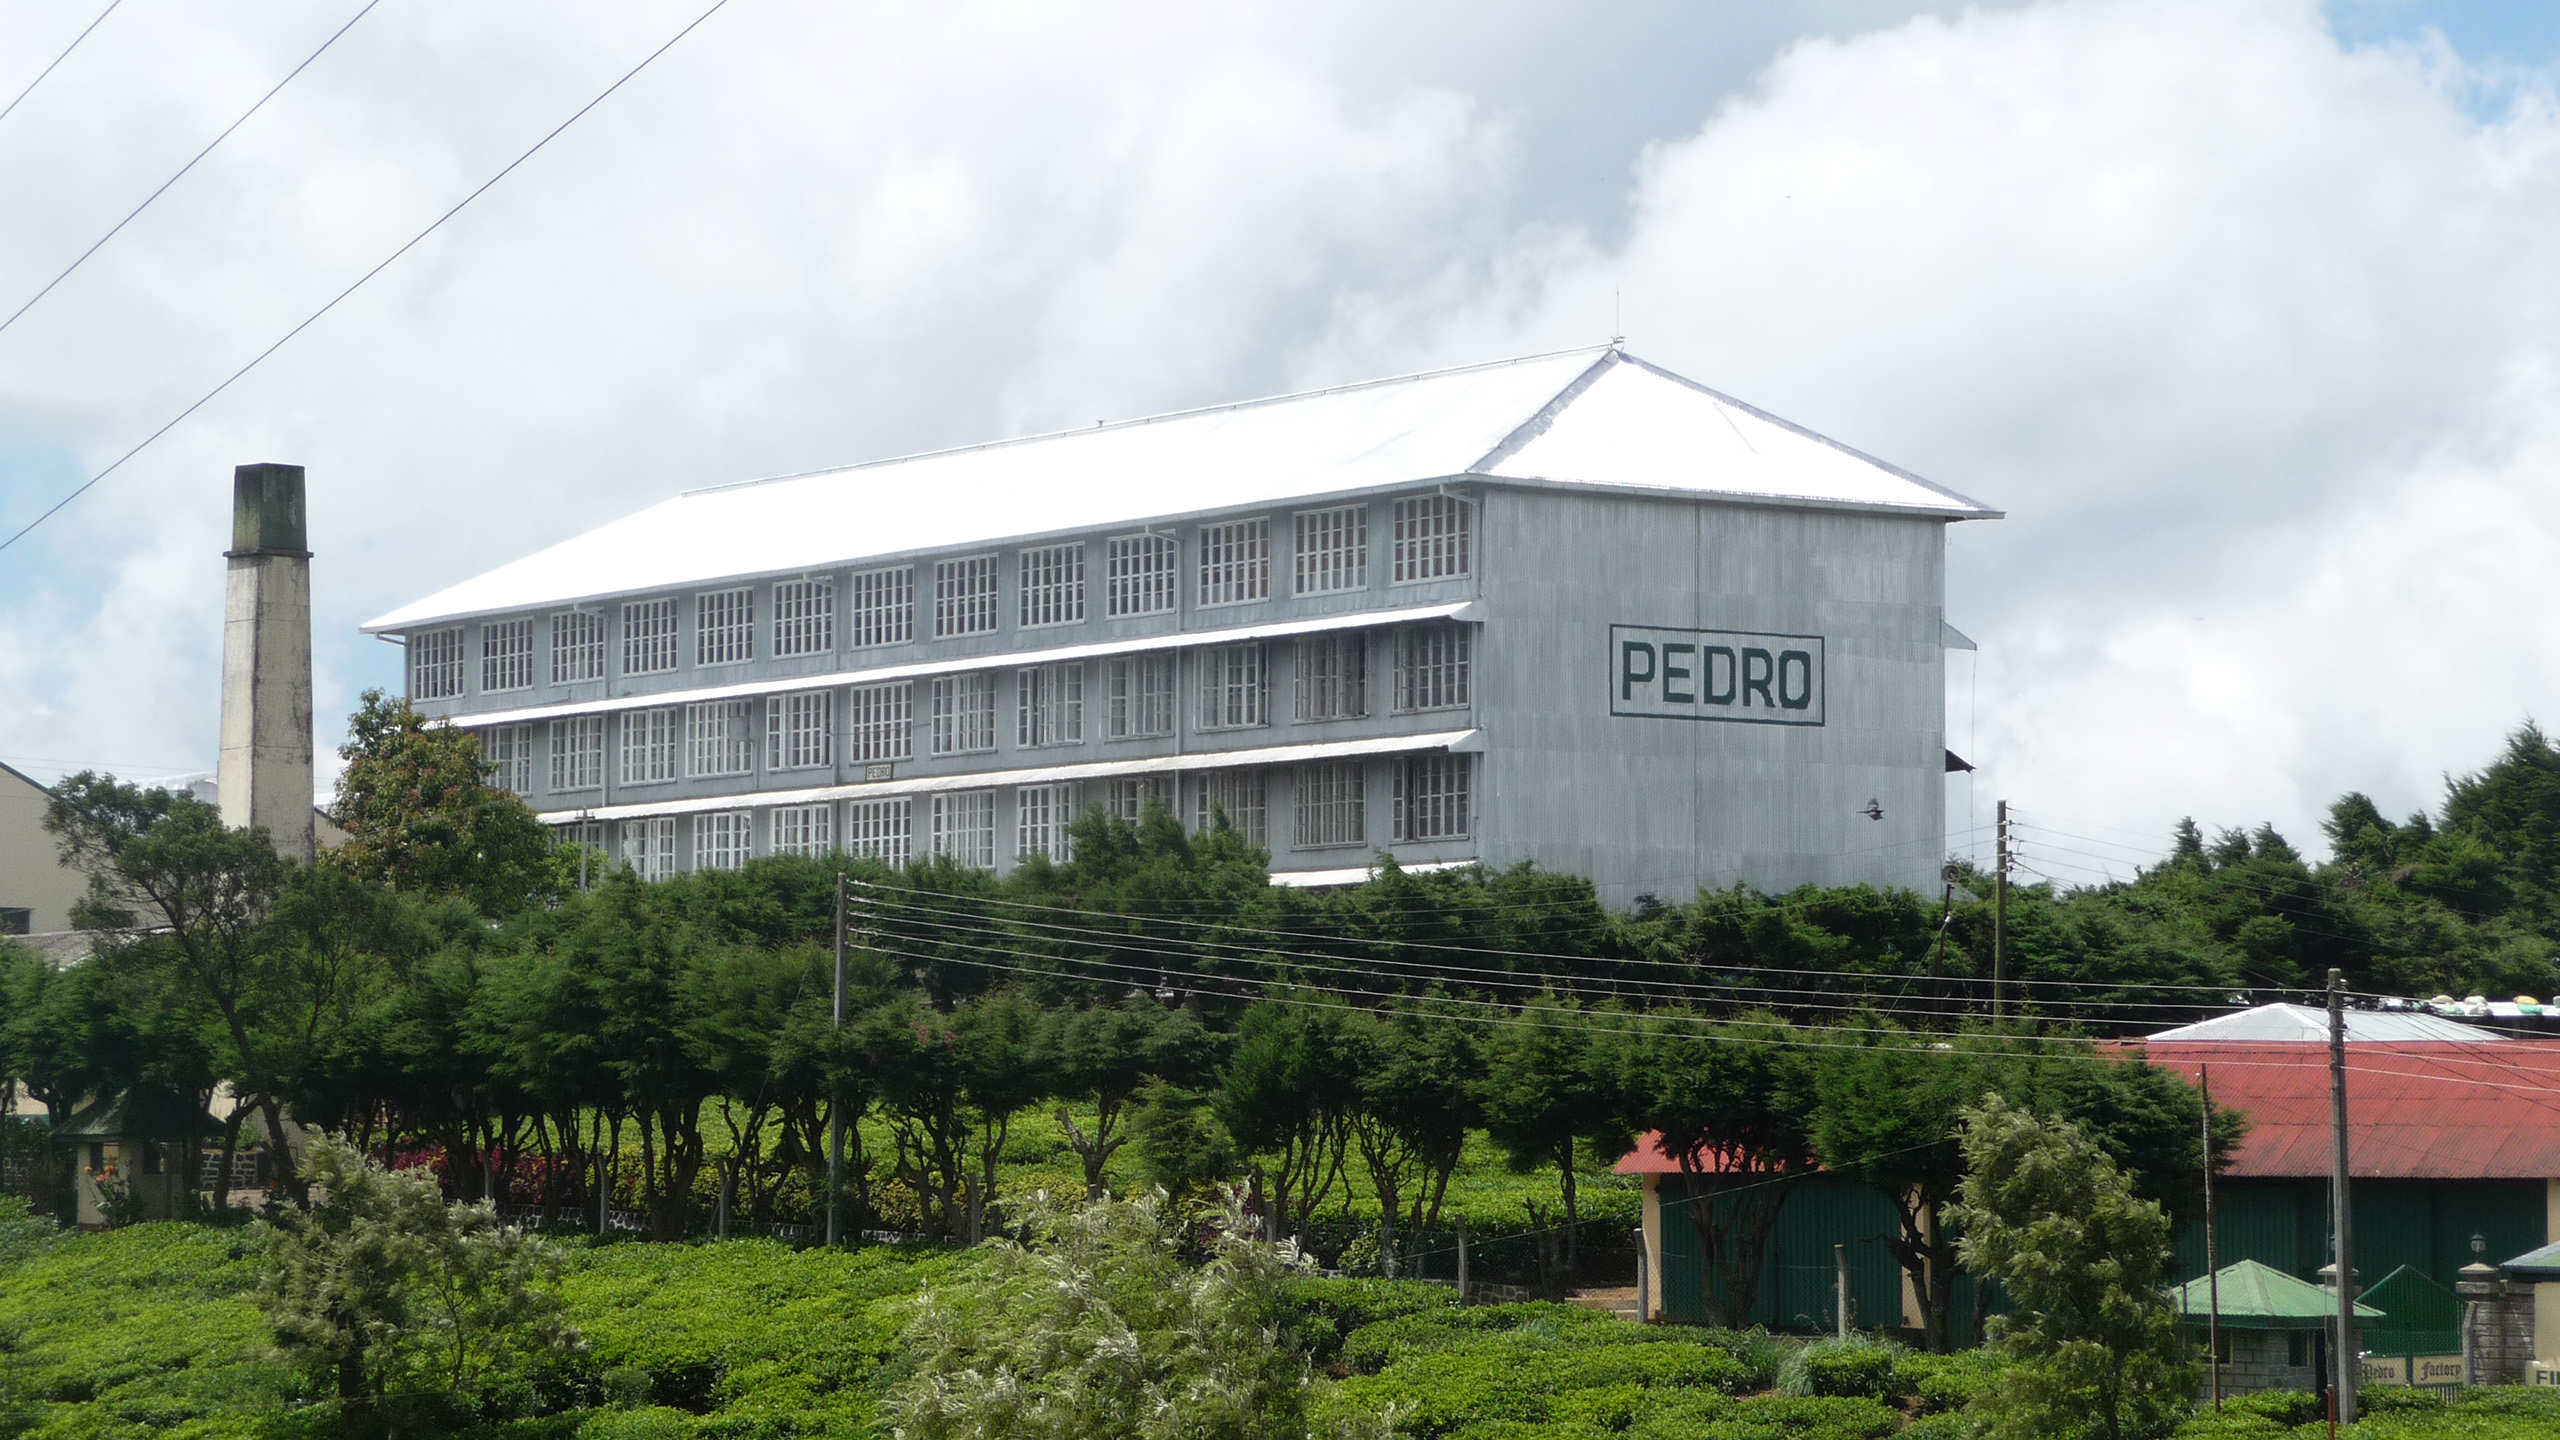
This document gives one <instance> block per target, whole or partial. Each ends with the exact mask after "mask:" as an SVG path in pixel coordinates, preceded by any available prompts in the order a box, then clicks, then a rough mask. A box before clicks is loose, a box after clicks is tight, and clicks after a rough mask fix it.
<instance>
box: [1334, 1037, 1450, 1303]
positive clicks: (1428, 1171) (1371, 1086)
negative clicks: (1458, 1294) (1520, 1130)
mask: <svg viewBox="0 0 2560 1440" xmlns="http://www.w3.org/2000/svg"><path fill="white" fill-rule="evenodd" d="M1349 1036H1350V1039H1351V1047H1350V1048H1351V1050H1352V1053H1353V1055H1354V1056H1355V1057H1356V1058H1355V1060H1354V1062H1353V1063H1354V1064H1355V1065H1356V1067H1357V1069H1358V1081H1357V1086H1358V1098H1357V1100H1356V1102H1355V1103H1354V1105H1353V1107H1352V1111H1351V1144H1352V1149H1353V1151H1354V1152H1356V1153H1357V1154H1358V1155H1359V1157H1360V1164H1361V1168H1362V1169H1363V1170H1365V1171H1367V1172H1368V1176H1369V1187H1370V1193H1372V1194H1374V1195H1376V1196H1377V1197H1378V1229H1379V1250H1380V1253H1381V1254H1382V1255H1383V1256H1384V1257H1385V1260H1386V1264H1387V1274H1388V1275H1389V1276H1391V1277H1392V1276H1393V1275H1395V1274H1396V1232H1397V1230H1398V1229H1399V1228H1402V1229H1405V1230H1409V1231H1420V1230H1426V1229H1429V1228H1430V1227H1431V1226H1433V1225H1436V1224H1438V1223H1439V1220H1440V1206H1441V1204H1442V1202H1443V1201H1445V1200H1446V1199H1447V1198H1448V1195H1449V1177H1450V1176H1451V1175H1452V1174H1454V1173H1456V1171H1457V1168H1458V1159H1459V1157H1460V1155H1461V1154H1462V1153H1463V1152H1464V1151H1465V1149H1466V1144H1467V1132H1468V1131H1469V1130H1470V1129H1472V1128H1474V1127H1475V1126H1476V1125H1477V1124H1478V1123H1479V1122H1480V1121H1481V1120H1482V1119H1483V1115H1482V1113H1481V1111H1480V1110H1479V1109H1478V1107H1477V1094H1478V1091H1479V1089H1480V1088H1481V1080H1482V1062H1481V1060H1480V1059H1479V1058H1478V1056H1477V1053H1476V1044H1475V1037H1474V1035H1473V1034H1472V1033H1470V1031H1469V1030H1468V1029H1467V1027H1465V1026H1464V1025H1461V1024H1459V1023H1457V1022H1456V1021H1454V1020H1451V1019H1450V1018H1449V1017H1447V1016H1445V1015H1438V1014H1434V1013H1431V1012H1429V1011H1427V1010H1417V1009H1411V1008H1407V1009H1401V1010H1398V1011H1396V1012H1395V1013H1393V1014H1389V1015H1362V1016H1357V1017H1354V1023H1353V1025H1352V1026H1351V1027H1350V1029H1349Z"/></svg>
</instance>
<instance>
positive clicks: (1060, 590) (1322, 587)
mask: <svg viewBox="0 0 2560 1440" xmlns="http://www.w3.org/2000/svg"><path fill="white" fill-rule="evenodd" d="M1469 515H1470V512H1469V510H1468V508H1467V504H1466V502H1465V501H1463V500H1461V499H1459V498H1457V497H1456V496H1451V495H1424V496H1417V497H1415V498H1413V499H1409V500H1399V501H1397V502H1396V503H1395V537H1394V545H1393V547H1392V549H1391V555H1392V562H1391V563H1392V569H1393V572H1394V576H1395V579H1396V581H1397V583H1399V584H1402V583H1408V582H1413V581H1420V580H1438V579H1445V578H1450V577H1454V576H1462V575H1466V574H1468V573H1470V571H1471V569H1472V567H1473V564H1474V555H1473V544H1474V540H1473V534H1472V530H1471V522H1470V520H1469ZM1294 519H1295V522H1296V527H1297V536H1296V539H1297V545H1296V548H1295V550H1294V552H1293V553H1294V555H1295V557H1296V565H1297V575H1296V588H1295V593H1297V594H1300V595H1322V594H1330V593H1334V592H1338V591H1345V590H1362V589H1366V588H1368V584H1369V510H1368V507H1367V506H1365V505H1346V506H1342V507H1340V508H1338V509H1332V510H1315V511H1309V512H1306V513H1304V514H1301V515H1298V516H1296V517H1294ZM1180 550H1181V547H1180V544H1179V542H1177V541H1176V540H1175V539H1174V538H1173V537H1172V536H1170V535H1156V534H1152V533H1149V534H1139V535H1125V536H1120V537H1118V538H1115V539H1113V540H1110V541H1108V542H1107V543H1106V552H1105V553H1106V560H1105V563H1106V567H1107V568H1106V574H1105V576H1104V581H1105V583H1104V586H1103V607H1104V613H1106V614H1108V615H1111V616H1114V617H1118V616H1130V615H1157V614H1163V613H1166V612H1169V611H1171V610H1172V609H1173V608H1174V586H1175V579H1176V572H1177V568H1178V566H1179V562H1180ZM1198 550H1199V571H1198V576H1197V585H1196V588H1195V590H1194V592H1193V593H1194V594H1195V595H1196V596H1197V597H1198V602H1197V603H1199V604H1200V605H1202V606H1219V605H1242V604H1247V603H1250V602H1253V601H1257V600H1268V599H1270V598H1271V522H1270V521H1269V520H1268V519H1256V520H1235V521H1229V522H1226V523H1224V524H1217V525H1203V526H1201V527H1200V535H1199V546H1198ZM1016 559H1017V562H1018V567H1019V573H1018V580H1019V583H1018V584H1017V586H1016V587H1015V595H1016V599H1017V602H1018V604H1017V610H1018V616H1017V624H1018V625H1019V626H1020V628H1023V629H1037V628H1041V627H1045V626H1053V625H1074V624H1078V623H1081V622H1082V621H1083V620H1084V618H1085V603H1086V585H1085V547H1084V545H1083V544H1082V543H1080V542H1071V543H1068V544H1063V545H1049V546H1043V547H1040V548H1037V549H1029V550H1024V551H1022V552H1020V554H1019V555H1018V556H1017V557H1016ZM927 598H928V599H929V600H930V602H931V606H932V615H931V623H932V634H933V635H934V636H936V637H937V638H939V637H947V636H958V635H982V634H987V633H990V632H992V631H994V630H995V629H996V620H997V591H996V557H995V556H993V555H972V556H965V557H962V558H960V559H956V560H939V561H936V562H934V565H933V576H932V589H931V591H930V592H929V595H928V597H927ZM676 604H677V602H676V601H675V600H674V599H673V598H672V597H661V598H658V599H653V600H632V601H627V602H625V603H624V604H623V606H622V655H621V662H622V671H621V673H623V674H625V675H656V674H663V673H665V672H667V671H671V670H674V669H675V668H677V665H678V663H679V660H680V657H681V651H680V645H679V630H678V627H677V614H676ZM693 609H694V626H693V650H694V655H693V663H694V664H695V665H697V666H706V665H735V664H739V663H742V662H745V661H749V660H753V659H754V658H756V639H757V636H758V634H759V631H758V629H757V625H756V592H755V588H754V587H753V586H738V587H733V588H730V589H724V590H711V591H705V592H703V593H701V594H698V595H696V596H694V597H693ZM839 619H841V620H842V622H843V630H844V641H845V645H846V647H847V648H851V649H863V648H866V647H871V646H879V645H897V644H904V643H906V642H908V641H911V640H913V639H915V638H916V624H917V620H918V607H917V604H916V574H915V567H914V566H911V565H898V566H890V567H885V568H882V569H876V570H861V571H856V572H855V573H854V574H853V575H852V576H851V577H850V579H849V581H848V585H847V592H846V594H845V596H844V605H843V608H842V613H841V615H839V612H838V606H837V596H836V585H835V581H834V580H833V579H832V578H830V577H825V576H820V577H816V578H811V579H802V580H785V581H777V582H775V584H774V586H773V614H772V617H771V628H772V638H771V640H770V642H769V643H770V644H771V645H772V647H773V650H772V653H773V654H774V655H775V656H779V657H789V656H795V655H827V654H833V653H834V652H835V650H836V648H837V646H836V639H837V633H836V632H837V622H838V620H839ZM550 627H551V667H550V676H551V683H552V684H554V685H572V684H581V683H585V682H588V681H594V680H602V679H603V678H605V671H606V662H607V660H608V658H609V657H608V654H607V648H608V647H607V640H606V634H605V617H604V615H603V614H601V613H600V612H596V611H587V610H572V611H566V612H563V613H561V614H558V615H554V616H552V617H551V619H550ZM464 635H465V631H464V629H463V628H462V627H460V626H455V627H452V628H450V629H444V630H424V631H419V632H417V633H415V634H413V635H411V636H410V637H409V694H410V697H411V698H413V699H418V700H450V699H454V698H457V697H459V696H460V695H461V694H462V693H463V687H464V681H465V678H466V676H467V675H468V673H469V662H470V658H471V657H470V656H469V655H467V654H466V653H465V646H464ZM479 662H480V690H481V691H482V693H492V692H500V691H508V690H524V689H530V688H531V687H532V686H533V684H534V680H535V676H534V622H533V621H531V620H493V621H490V622H489V623H487V624H484V625H482V626H481V627H480V654H479Z"/></svg>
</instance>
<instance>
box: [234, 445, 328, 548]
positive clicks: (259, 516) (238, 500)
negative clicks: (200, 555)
mask: <svg viewBox="0 0 2560 1440" xmlns="http://www.w3.org/2000/svg"><path fill="white" fill-rule="evenodd" d="M227 553H229V554H232V555H298V556H301V557H303V558H305V559H308V558H309V557H310V555H311V550H310V536H309V532H308V531H307V530H306V529H305V528H304V525H303V517H302V467H301V466H299V465H276V464H261V465H241V466H236V467H234V468H233V470H232V472H231V549H230V550H229V551H228V552H227Z"/></svg>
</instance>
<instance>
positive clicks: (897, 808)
mask: <svg viewBox="0 0 2560 1440" xmlns="http://www.w3.org/2000/svg"><path fill="white" fill-rule="evenodd" d="M914 811H915V802H913V801H911V800H908V799H907V798H906V797H905V796H899V797H897V798H895V799H891V800H848V801H846V802H845V806H844V853H846V854H847V855H857V856H864V857H868V858H870V859H873V860H877V861H879V862H880V863H881V864H883V865H889V866H895V867H898V868H901V869H903V868H904V867H905V866H906V863H907V857H908V855H909V854H910V853H911V852H910V849H909V845H910V842H909V838H908V835H909V826H910V825H911V824H912V823H913V821H912V816H913V815H914Z"/></svg>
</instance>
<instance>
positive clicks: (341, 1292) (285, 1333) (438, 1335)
mask: <svg viewBox="0 0 2560 1440" xmlns="http://www.w3.org/2000/svg"><path fill="white" fill-rule="evenodd" d="M308 1158H309V1164H310V1178H311V1180H312V1181H313V1183H314V1184H315V1185H317V1186H319V1187H321V1190H322V1193H323V1194H324V1195H325V1197H326V1198H325V1199H323V1200H322V1201H320V1203H318V1204H317V1205H315V1206H313V1207H312V1208H310V1209H308V1210H286V1211H283V1212H281V1213H279V1214H278V1215H277V1216H276V1217H275V1218H274V1219H273V1220H269V1221H263V1222H261V1223H260V1228H261V1229H262V1230H263V1231H264V1232H265V1234H266V1240H267V1249H266V1255H265V1274H264V1276H263V1278H262V1279H261V1281H260V1284H259V1287H258V1299H259V1302H260V1304H261V1305H262V1306H263V1307H264V1309H265V1311H266V1315H267V1320H268V1323H269V1324H270V1325H271V1326H273V1327H274V1330H275V1337H276V1344H277V1346H278V1348H280V1349H281V1350H283V1351H284V1352H285V1354H286V1355H288V1356H290V1357H292V1358H294V1359H296V1360H298V1361H300V1362H301V1363H303V1364H305V1365H307V1366H309V1367H310V1368H311V1369H312V1370H313V1371H314V1372H316V1373H318V1374H320V1375H323V1376H325V1377H327V1378H328V1379H329V1380H330V1381H332V1382H334V1385H335V1388H336V1391H337V1397H338V1406H339V1412H338V1413H339V1423H340V1427H341V1428H342V1430H343V1431H344V1432H345V1433H347V1434H350V1435H356V1434H364V1433H368V1432H369V1431H370V1429H371V1428H372V1426H373V1424H374V1422H375V1420H376V1419H377V1417H381V1418H389V1412H390V1411H392V1410H396V1409H406V1408H408V1407H412V1406H425V1407H429V1408H432V1407H434V1406H436V1405H437V1404H439V1403H440V1402H446V1401H450V1400H451V1399H453V1398H455V1397H458V1396H463V1395H467V1394H469V1393H470V1392H471V1391H472V1390H473V1389H474V1388H475V1387H477V1386H479V1385H481V1384H482V1383H484V1382H485V1381H486V1380H487V1379H488V1378H489V1377H490V1376H491V1375H492V1374H494V1373H497V1372H500V1371H502V1370H505V1369H507V1368H509V1367H511V1366H515V1365H518V1364H520V1363H522V1362H524V1361H527V1360H530V1359H533V1358H536V1357H540V1356H545V1355H558V1354H563V1353H567V1352H570V1351H572V1350H574V1349H576V1348H577V1347H578V1346H579V1343H580V1342H579V1339H578V1335H577V1332H576V1331H575V1330H574V1329H572V1328H570V1326H569V1325H568V1323H567V1322H566V1321H565V1320H564V1319H562V1312H561V1306H560V1301H559V1299H558V1297H557V1296H556V1295H555V1294H554V1293H553V1289H552V1287H553V1285H554V1283H555V1281H556V1280H557V1278H558V1274H559V1266H560V1262H559V1256H558V1254H557V1253H556V1252H555V1251H554V1250H553V1249H552V1248H551V1247H550V1246H549V1245H548V1244H546V1243H545V1242H543V1241H542V1240H540V1239H538V1238H536V1237H534V1236H531V1235H527V1234H525V1233H524V1232H523V1231H521V1230H518V1229H516V1228H514V1227H513V1226H508V1225H501V1224H499V1223H498V1219H497V1215H496V1213H495V1212H494V1211H493V1210H491V1209H490V1207H489V1206H488V1205H487V1204H486V1203H485V1202H484V1203H482V1204H478V1205H453V1204H447V1203H446V1202H445V1199H444V1195H443V1193H442V1191H441V1190H439V1189H438V1187H437V1185H436V1179H435V1176H434V1175H433V1174H431V1173H429V1172H428V1171H425V1170H403V1171H399V1172H397V1173H394V1172H391V1171H386V1170H384V1169H383V1168H381V1167H380V1166H378V1165H375V1164H373V1163H372V1162H370V1161H368V1160H367V1159H365V1157H364V1156H362V1155H361V1154H358V1153H357V1152H356V1151H355V1150H354V1149H353V1148H352V1147H350V1146H348V1145H346V1144H344V1143H343V1142H341V1141H339V1140H337V1139H335V1138H333V1137H330V1136H327V1135H317V1136H314V1137H313V1139H312V1141H311V1146H310V1151H309V1157H308Z"/></svg>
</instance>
